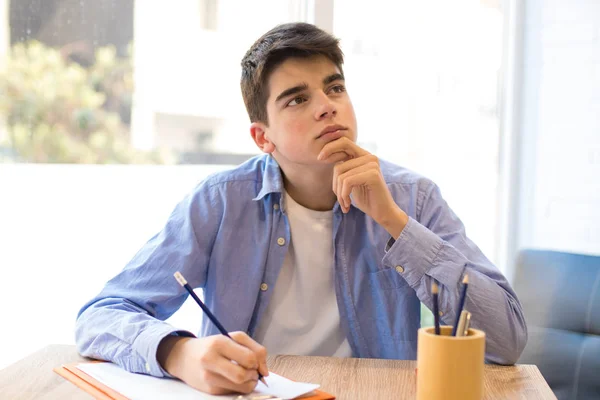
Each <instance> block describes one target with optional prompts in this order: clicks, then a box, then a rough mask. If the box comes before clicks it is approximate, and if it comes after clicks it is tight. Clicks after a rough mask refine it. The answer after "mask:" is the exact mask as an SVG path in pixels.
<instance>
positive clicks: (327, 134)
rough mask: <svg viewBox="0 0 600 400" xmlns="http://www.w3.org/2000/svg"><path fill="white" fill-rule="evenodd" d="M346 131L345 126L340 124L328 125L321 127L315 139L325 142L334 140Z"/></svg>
mask: <svg viewBox="0 0 600 400" xmlns="http://www.w3.org/2000/svg"><path fill="white" fill-rule="evenodd" d="M346 131H347V128H346V127H344V126H341V125H330V126H328V127H326V128H325V129H323V130H322V131H321V133H320V134H319V136H317V139H322V140H325V141H327V142H330V141H332V140H336V139H339V138H341V137H342V136H344V133H345V132H346Z"/></svg>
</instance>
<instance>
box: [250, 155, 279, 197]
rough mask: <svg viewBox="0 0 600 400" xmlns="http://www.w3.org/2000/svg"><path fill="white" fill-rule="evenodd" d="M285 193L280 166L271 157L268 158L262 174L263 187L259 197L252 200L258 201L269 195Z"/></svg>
mask: <svg viewBox="0 0 600 400" xmlns="http://www.w3.org/2000/svg"><path fill="white" fill-rule="evenodd" d="M282 192H283V178H282V176H281V170H280V169H279V164H277V161H276V160H275V159H274V158H273V156H271V155H267V156H266V160H265V164H264V170H263V173H262V187H261V189H260V191H259V192H258V195H257V196H256V197H255V198H253V199H252V200H254V201H258V200H261V199H262V198H263V197H265V196H266V195H268V194H269V193H282Z"/></svg>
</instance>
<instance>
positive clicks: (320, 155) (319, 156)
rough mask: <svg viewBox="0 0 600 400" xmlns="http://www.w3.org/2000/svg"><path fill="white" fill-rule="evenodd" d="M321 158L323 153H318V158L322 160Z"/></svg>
mask: <svg viewBox="0 0 600 400" xmlns="http://www.w3.org/2000/svg"><path fill="white" fill-rule="evenodd" d="M321 158H323V154H321V153H319V155H318V157H317V160H319V161H320V160H321Z"/></svg>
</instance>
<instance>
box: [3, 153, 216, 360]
mask: <svg viewBox="0 0 600 400" xmlns="http://www.w3.org/2000/svg"><path fill="white" fill-rule="evenodd" d="M224 168H227V167H225V166H101V165H39V164H38V165H27V164H17V165H0V305H1V309H2V313H1V314H2V315H1V317H0V321H1V322H0V327H1V329H0V369H1V368H3V367H5V366H7V365H9V364H11V363H13V362H15V361H17V360H18V359H20V358H23V357H24V356H26V355H27V354H29V353H31V352H34V351H36V350H37V349H39V348H41V347H43V346H45V345H47V344H51V343H67V344H72V343H74V338H73V329H74V322H75V317H76V315H77V312H78V310H79V308H80V307H81V306H82V305H83V304H84V303H85V302H86V301H88V300H90V299H91V298H92V297H93V296H95V295H96V294H97V293H98V291H99V290H100V289H101V288H102V287H103V285H104V283H105V282H106V281H107V280H108V279H110V278H111V277H112V276H114V275H115V274H116V273H118V272H119V271H120V270H121V269H122V268H123V267H124V266H125V264H126V263H127V262H128V261H129V259H130V258H131V257H132V256H133V255H134V254H135V252H136V251H137V250H138V249H139V248H140V247H141V246H142V245H143V244H144V243H145V242H146V241H147V240H148V239H149V238H150V237H151V236H152V235H153V234H155V233H156V232H157V231H158V230H160V229H161V228H162V226H163V224H164V223H165V222H166V219H167V217H168V216H169V214H170V213H171V211H172V209H173V207H174V206H175V204H176V203H177V202H178V201H179V200H181V198H182V197H183V196H184V195H185V194H186V193H187V192H189V191H191V190H192V189H193V188H194V187H195V185H196V184H197V183H198V182H200V181H201V180H202V179H203V178H204V177H205V176H206V175H207V174H209V173H210V172H213V171H216V170H220V169H224ZM200 317H201V313H199V309H198V306H197V305H195V304H193V303H191V302H188V303H186V304H185V305H184V306H183V307H182V308H181V309H180V310H179V311H178V312H177V313H176V314H175V315H174V316H173V317H172V318H171V319H170V322H171V323H172V324H173V325H175V326H177V327H180V328H182V329H189V330H192V331H197V330H198V329H199V327H200Z"/></svg>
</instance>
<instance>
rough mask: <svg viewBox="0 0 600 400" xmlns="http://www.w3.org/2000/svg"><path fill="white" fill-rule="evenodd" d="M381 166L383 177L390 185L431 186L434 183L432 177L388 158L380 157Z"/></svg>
mask: <svg viewBox="0 0 600 400" xmlns="http://www.w3.org/2000/svg"><path fill="white" fill-rule="evenodd" d="M379 166H380V168H381V173H382V174H383V179H384V180H385V183H387V184H388V185H405V186H406V185H408V186H411V185H419V186H430V185H433V184H434V183H433V181H432V180H431V179H429V178H427V177H425V176H423V175H421V174H419V173H417V172H415V171H413V170H410V169H408V168H405V167H402V166H400V165H398V164H394V163H392V162H389V161H387V160H383V159H379Z"/></svg>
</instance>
